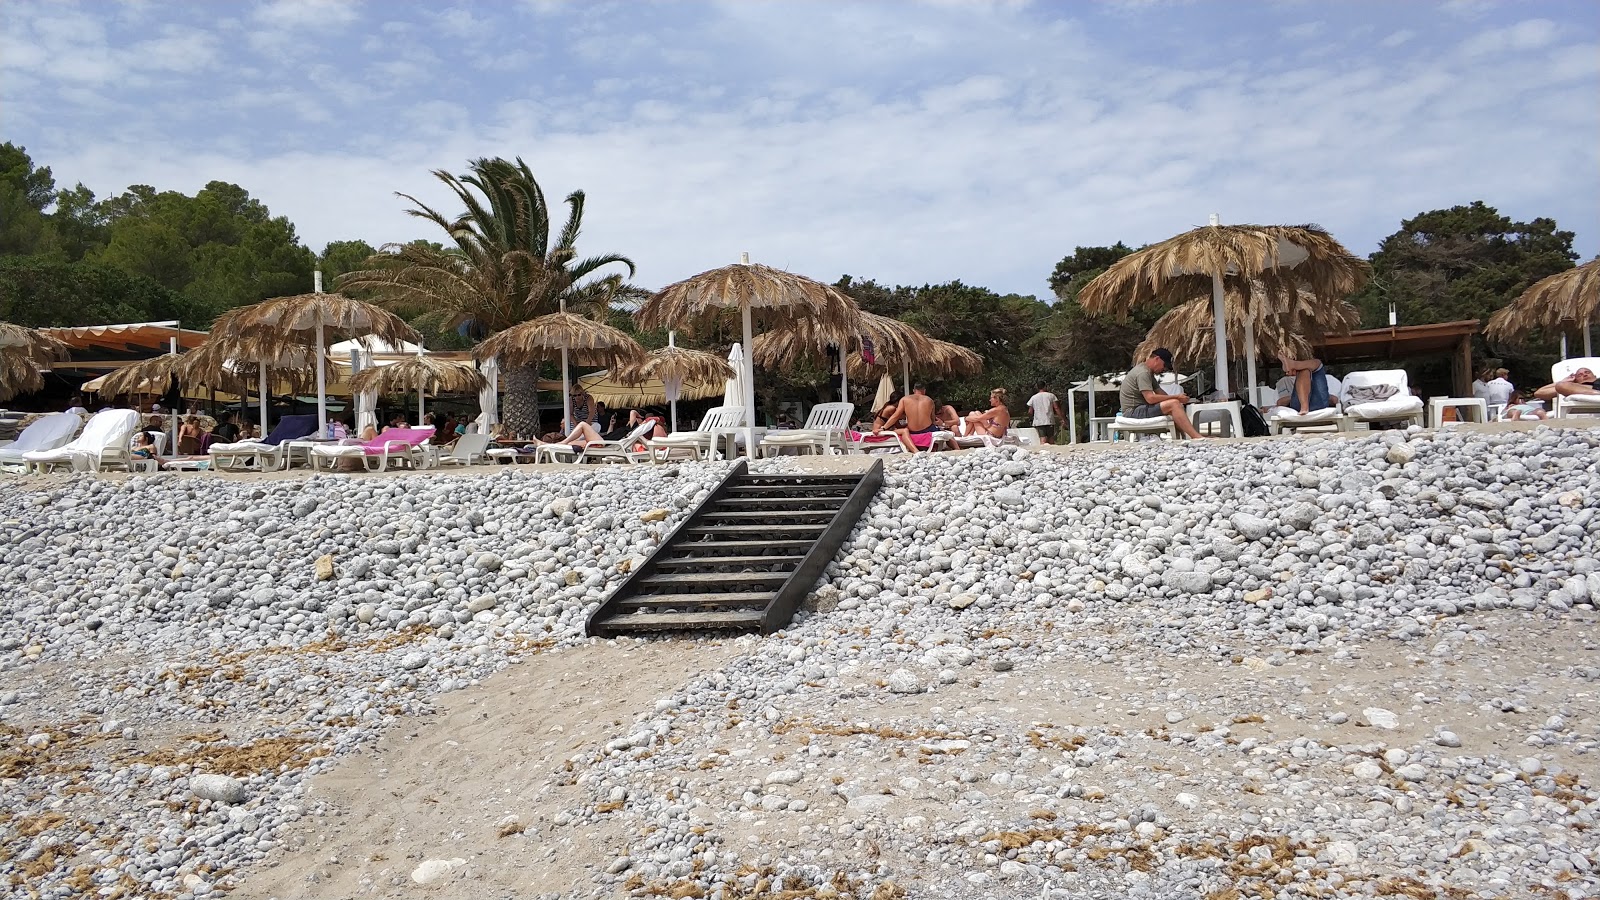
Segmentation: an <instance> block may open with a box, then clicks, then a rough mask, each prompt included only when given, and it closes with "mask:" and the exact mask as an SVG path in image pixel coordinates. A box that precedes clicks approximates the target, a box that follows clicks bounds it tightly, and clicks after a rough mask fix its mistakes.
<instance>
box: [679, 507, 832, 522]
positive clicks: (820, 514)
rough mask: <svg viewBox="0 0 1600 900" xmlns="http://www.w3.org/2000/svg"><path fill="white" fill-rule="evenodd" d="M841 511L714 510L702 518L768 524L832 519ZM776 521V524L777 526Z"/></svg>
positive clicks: (704, 519) (703, 519) (716, 520)
mask: <svg viewBox="0 0 1600 900" xmlns="http://www.w3.org/2000/svg"><path fill="white" fill-rule="evenodd" d="M838 512H839V511H838V510H836V509H735V510H728V511H726V512H724V511H723V510H712V511H710V512H708V513H706V514H705V515H704V516H701V520H702V521H713V522H767V521H773V520H777V521H784V520H787V521H791V522H797V521H802V520H810V519H823V520H829V519H832V518H833V517H834V516H835V515H836V514H837V513H838ZM777 521H774V524H777Z"/></svg>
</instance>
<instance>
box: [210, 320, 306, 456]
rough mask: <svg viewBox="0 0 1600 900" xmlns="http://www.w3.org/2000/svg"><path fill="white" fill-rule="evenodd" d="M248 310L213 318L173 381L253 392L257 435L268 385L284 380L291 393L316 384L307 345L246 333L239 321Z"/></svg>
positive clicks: (263, 428) (263, 423) (263, 429)
mask: <svg viewBox="0 0 1600 900" xmlns="http://www.w3.org/2000/svg"><path fill="white" fill-rule="evenodd" d="M248 310H249V307H243V308H239V309H231V310H228V311H227V312H225V313H223V314H222V315H220V316H218V317H217V319H216V321H215V322H214V323H212V326H211V336H210V337H209V338H207V339H206V342H205V343H204V344H201V345H200V346H199V347H198V348H197V349H195V350H193V351H191V352H189V353H186V354H184V356H183V365H182V370H181V371H180V372H179V375H178V377H179V378H180V379H184V380H187V381H188V382H190V383H192V384H204V385H209V386H210V387H212V388H215V389H218V390H223V391H227V392H228V393H231V394H239V395H240V396H241V397H242V396H244V395H245V394H248V393H250V392H251V391H255V392H256V396H257V398H258V406H259V411H260V419H261V433H262V434H266V433H267V431H268V424H267V402H268V398H269V396H270V394H269V390H270V388H269V385H270V384H272V383H274V382H276V381H278V380H281V379H287V380H288V381H289V383H290V385H291V389H293V390H295V391H301V390H305V389H308V388H309V387H310V386H311V384H312V383H313V382H314V381H315V380H316V372H315V369H316V354H315V353H314V352H313V351H312V348H310V347H305V346H284V344H283V343H282V342H281V341H278V340H277V339H276V338H274V337H271V336H267V335H263V334H261V333H258V332H251V331H248V330H246V329H245V328H244V327H243V326H242V325H241V319H242V318H243V316H244V315H245V314H247V312H248ZM252 376H254V377H253V378H252Z"/></svg>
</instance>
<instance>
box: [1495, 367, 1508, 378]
mask: <svg viewBox="0 0 1600 900" xmlns="http://www.w3.org/2000/svg"><path fill="white" fill-rule="evenodd" d="M1510 374H1511V370H1510V369H1495V370H1494V377H1496V378H1504V377H1506V376H1507V375H1510Z"/></svg>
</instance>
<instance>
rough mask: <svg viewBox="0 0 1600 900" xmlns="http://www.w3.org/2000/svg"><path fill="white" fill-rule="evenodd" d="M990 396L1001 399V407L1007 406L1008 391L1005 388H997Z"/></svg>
mask: <svg viewBox="0 0 1600 900" xmlns="http://www.w3.org/2000/svg"><path fill="white" fill-rule="evenodd" d="M989 396H991V397H999V398H1000V405H1001V406H1005V405H1006V389H1005V388H995V389H994V390H992V391H990V392H989Z"/></svg>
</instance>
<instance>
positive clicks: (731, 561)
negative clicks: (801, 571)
mask: <svg viewBox="0 0 1600 900" xmlns="http://www.w3.org/2000/svg"><path fill="white" fill-rule="evenodd" d="M808 543H809V542H808ZM671 549H673V550H682V549H684V548H683V547H673V548H671ZM803 559H805V557H804V556H675V557H673V558H671V559H658V560H656V568H658V569H659V568H663V567H671V568H674V569H676V568H680V567H684V566H797V565H799V564H800V561H801V560H803Z"/></svg>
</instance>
